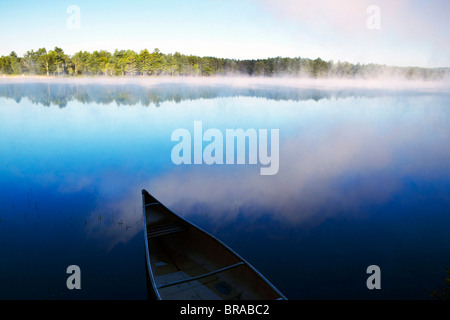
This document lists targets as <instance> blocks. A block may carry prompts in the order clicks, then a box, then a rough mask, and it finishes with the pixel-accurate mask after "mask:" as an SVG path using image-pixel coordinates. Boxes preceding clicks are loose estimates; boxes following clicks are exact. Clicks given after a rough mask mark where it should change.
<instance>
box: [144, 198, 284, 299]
mask: <svg viewBox="0 0 450 320" xmlns="http://www.w3.org/2000/svg"><path fill="white" fill-rule="evenodd" d="M144 191H145V190H144ZM144 191H143V195H144V212H145V218H146V232H147V233H146V236H147V244H148V260H149V261H150V270H149V271H151V278H152V279H151V280H152V281H153V284H154V289H155V290H156V291H157V292H158V294H159V298H160V299H162V300H272V299H284V297H283V296H282V294H280V293H279V292H278V290H276V289H275V288H274V287H273V286H272V285H271V284H270V283H269V282H268V281H267V280H266V279H264V278H263V276H262V275H260V274H259V272H257V271H256V270H255V269H254V268H252V267H251V266H250V265H249V264H248V263H247V262H245V261H244V260H243V259H242V258H240V257H239V256H238V255H237V254H236V253H235V252H233V251H232V250H231V249H229V248H228V247H227V246H225V245H224V244H222V243H221V242H220V241H218V240H217V239H216V238H214V237H212V236H211V235H209V234H208V233H206V232H204V231H202V230H200V229H199V228H197V227H195V226H193V225H192V224H190V223H189V222H187V221H186V220H183V219H181V218H180V217H178V216H177V215H175V214H174V213H172V212H171V211H170V210H168V209H167V208H166V207H164V206H163V205H162V204H160V203H159V202H158V201H157V200H156V199H154V198H153V197H152V196H151V195H149V194H148V193H146V192H144ZM192 278H193V279H192ZM186 279H190V280H189V281H186Z"/></svg>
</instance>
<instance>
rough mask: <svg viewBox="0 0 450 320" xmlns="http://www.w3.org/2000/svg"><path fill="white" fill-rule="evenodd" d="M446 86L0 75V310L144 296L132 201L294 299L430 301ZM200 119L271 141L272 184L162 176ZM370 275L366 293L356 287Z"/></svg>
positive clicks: (445, 200) (234, 177)
mask: <svg viewBox="0 0 450 320" xmlns="http://www.w3.org/2000/svg"><path fill="white" fill-rule="evenodd" d="M448 89H449V86H448V83H446V82H422V83H419V82H398V81H384V82H383V81H381V82H378V81H372V82H370V81H367V82H358V81H356V82H355V81H353V82H352V81H343V80H342V81H336V80H332V79H326V80H321V81H312V80H305V79H303V80H299V79H262V78H246V79H244V78H238V79H237V78H212V79H204V78H198V79H195V78H190V79H181V78H176V79H169V78H162V79H102V80H99V79H98V78H94V79H88V78H87V79H77V80H75V79H70V80H64V79H63V80H57V79H49V80H47V79H6V80H3V79H0V145H1V146H2V151H1V152H0V175H1V180H0V181H1V182H0V190H1V191H2V192H1V196H0V253H1V254H2V255H3V256H5V257H7V259H6V260H5V261H4V263H2V266H1V267H0V268H1V270H0V282H1V283H4V284H5V285H4V286H2V287H1V288H0V297H1V298H37V299H41V298H49V299H67V298H145V266H144V251H143V250H144V246H143V241H144V239H143V234H142V233H143V230H142V208H141V194H140V191H141V189H143V188H145V189H147V190H148V191H149V192H150V193H151V194H152V195H154V196H155V197H156V198H157V199H158V200H160V201H161V202H162V203H163V204H165V205H166V206H168V207H169V208H170V209H172V210H173V211H174V212H175V213H177V214H180V215H181V216H183V217H186V218H188V219H191V220H192V221H193V222H195V223H196V224H197V225H199V226H200V227H202V228H204V229H206V230H207V231H210V232H211V233H213V234H214V235H216V236H218V237H219V238H220V239H222V240H223V241H224V242H225V243H227V244H228V245H230V246H231V247H232V248H233V249H235V250H236V251H237V252H238V253H239V254H241V255H242V256H243V257H244V258H246V259H247V260H248V261H249V262H250V263H252V264H253V265H254V266H255V267H256V268H257V269H258V270H259V271H261V272H262V273H263V274H264V275H265V276H266V277H267V278H268V279H269V280H270V281H271V282H272V283H274V284H275V285H276V286H277V287H278V288H279V289H280V290H281V291H282V292H283V293H284V294H285V295H286V296H287V297H288V298H290V299H303V298H306V299H310V298H311V299H314V298H319V299H321V298H331V299H343V298H344V299H345V298H368V299H370V298H386V299H399V298H418V299H422V298H424V299H427V298H429V293H428V291H427V290H432V289H435V288H437V287H439V286H441V285H442V284H443V282H444V278H445V273H444V271H445V266H446V264H447V266H448V263H449V262H450V260H449V254H448V253H449V252H450V247H449V244H450V241H449V240H450V239H449V237H450V236H449V235H450V223H449V222H450V221H449V219H450V212H449V208H450V185H449V181H450V149H449V148H448V147H447V146H448V145H450V141H449V139H450V127H449V126H448V124H449V123H450V113H449V109H448V107H449V106H450V92H449V90H448ZM196 120H200V121H202V122H203V130H207V129H208V128H216V129H219V130H221V131H222V132H225V130H226V129H237V128H242V129H244V130H245V129H248V128H254V129H279V130H280V146H279V149H280V167H279V171H278V173H277V174H276V175H274V176H261V175H260V174H259V168H260V166H259V165H257V166H255V165H249V164H246V165H205V164H203V165H179V166H177V165H175V164H173V163H172V162H171V157H170V156H171V150H172V148H173V146H174V144H175V143H174V142H172V141H171V139H170V136H171V133H172V132H173V131H174V130H176V129H178V128H185V129H187V130H190V131H192V130H193V124H194V121H196ZM203 146H205V144H204V145H203ZM70 264H78V265H79V266H80V268H81V270H82V274H83V276H82V277H83V278H82V279H83V280H82V281H83V285H84V286H83V289H82V290H80V291H79V292H71V291H69V290H67V288H66V287H65V280H66V277H67V275H66V274H65V268H66V267H67V266H68V265H70ZM371 264H377V265H379V266H380V268H381V272H382V279H383V283H382V288H383V289H382V290H380V291H378V292H372V291H370V290H368V289H367V288H366V286H365V281H366V279H367V276H366V274H365V270H366V268H367V266H369V265H371ZM411 279H415V281H411ZM30 284H31V285H30Z"/></svg>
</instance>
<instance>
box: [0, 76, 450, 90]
mask: <svg viewBox="0 0 450 320" xmlns="http://www.w3.org/2000/svg"><path fill="white" fill-rule="evenodd" d="M30 81H33V82H40V83H42V82H48V83H67V84H70V83H73V84H86V85H87V84H104V85H108V84H116V85H121V84H136V85H142V86H153V85H158V84H163V83H165V84H167V83H168V84H170V83H172V84H188V85H228V86H236V87H259V88H261V87H264V86H281V87H291V88H298V89H302V88H303V89H304V88H311V89H321V88H322V89H346V88H360V89H385V90H389V89H390V90H439V91H450V79H447V78H446V79H440V80H411V79H405V78H400V77H379V78H366V79H364V78H308V77H251V76H211V77H202V76H199V77H195V76H148V77H145V76H113V77H111V76H54V75H52V76H44V75H2V76H0V84H1V83H26V82H30Z"/></svg>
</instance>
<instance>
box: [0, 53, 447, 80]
mask: <svg viewBox="0 0 450 320" xmlns="http://www.w3.org/2000/svg"><path fill="white" fill-rule="evenodd" d="M0 74H7V75H22V74H26V75H47V76H80V75H82V76H99V75H104V76H144V77H145V76H223V75H245V76H268V77H273V76H287V77H314V78H319V77H344V78H352V77H358V78H371V77H377V76H384V75H389V76H401V77H405V78H408V79H441V78H443V77H444V76H447V75H449V74H450V68H421V67H395V66H386V65H380V64H360V63H358V64H352V63H349V62H345V61H344V62H341V61H338V62H333V61H324V60H322V59H321V58H317V59H314V60H313V59H309V58H301V57H297V58H283V57H275V58H267V59H257V60H255V59H251V60H250V59H247V60H237V59H226V58H215V57H199V56H195V55H185V54H181V53H179V52H175V53H174V54H164V53H162V52H161V51H160V50H159V49H157V48H156V49H154V50H153V52H150V51H148V50H147V49H144V50H141V51H140V52H139V53H138V52H136V51H133V50H117V49H116V50H115V51H114V53H110V52H108V51H106V50H101V51H94V52H92V53H91V52H87V51H79V52H76V53H75V54H73V55H72V56H70V55H68V54H66V53H64V50H63V49H61V48H58V47H55V48H54V49H53V50H50V51H47V50H46V49H45V48H40V49H38V50H36V51H34V50H30V51H27V52H26V54H24V56H23V57H19V56H18V55H17V54H16V53H15V52H14V51H13V52H11V53H10V54H9V55H8V56H1V57H0Z"/></svg>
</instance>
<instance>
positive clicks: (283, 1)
mask: <svg viewBox="0 0 450 320" xmlns="http://www.w3.org/2000/svg"><path fill="white" fill-rule="evenodd" d="M259 4H260V5H261V6H262V8H263V9H264V10H266V11H267V12H269V13H271V14H272V15H274V16H276V17H277V18H278V20H279V21H280V22H285V21H289V22H290V24H291V25H292V26H293V28H292V30H291V35H292V39H293V41H294V43H300V44H299V47H300V48H303V49H304V51H305V52H308V51H309V50H310V48H311V47H316V48H317V53H318V54H322V55H323V56H327V57H330V58H334V57H338V58H339V59H341V60H351V59H357V60H358V61H352V62H377V61H387V64H399V65H405V64H415V65H423V66H430V67H433V66H449V65H450V45H449V41H450V40H449V39H450V25H449V22H448V18H447V12H449V11H450V3H449V2H448V1H444V0H435V1H429V2H426V3H424V2H422V1H407V0H399V1H388V0H377V1H372V0H370V1H369V0H363V1H361V0H348V1H334V0H316V1H295V0H263V1H261V2H259ZM371 5H375V6H377V7H379V8H380V21H381V29H380V30H376V31H374V30H369V29H368V28H367V19H368V18H369V16H370V15H371V14H372V13H371V12H369V13H368V12H367V8H368V7H369V6H371ZM301 44H303V46H302V45H301ZM313 58H314V57H313ZM374 60H375V61H374ZM389 61H390V62H391V63H389Z"/></svg>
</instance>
